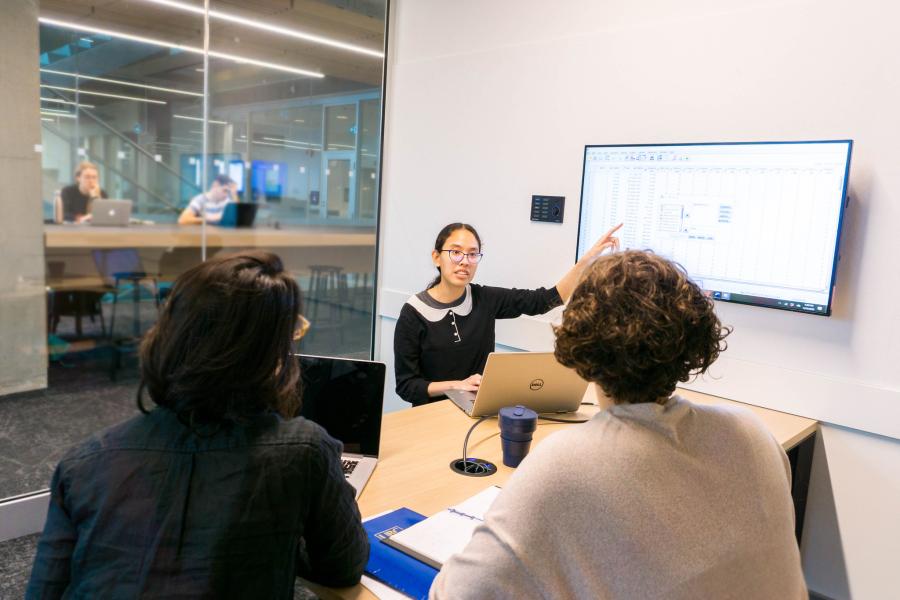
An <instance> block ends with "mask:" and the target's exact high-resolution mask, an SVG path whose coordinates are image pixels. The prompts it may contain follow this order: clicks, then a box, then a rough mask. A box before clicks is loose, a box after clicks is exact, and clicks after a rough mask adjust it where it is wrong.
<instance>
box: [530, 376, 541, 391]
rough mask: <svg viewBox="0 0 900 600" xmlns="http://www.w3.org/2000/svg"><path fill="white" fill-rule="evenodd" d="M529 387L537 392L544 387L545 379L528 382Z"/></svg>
mask: <svg viewBox="0 0 900 600" xmlns="http://www.w3.org/2000/svg"><path fill="white" fill-rule="evenodd" d="M528 387H529V388H531V391H533V392H536V391H538V390H539V389H541V388H542V387H544V380H543V379H534V380H532V382H531V383H530V384H528Z"/></svg>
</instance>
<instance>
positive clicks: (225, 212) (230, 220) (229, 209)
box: [218, 202, 259, 227]
mask: <svg viewBox="0 0 900 600" xmlns="http://www.w3.org/2000/svg"><path fill="white" fill-rule="evenodd" d="M257 209H259V205H257V204H249V203H246V202H240V203H239V202H229V203H227V204H226V205H225V208H224V209H222V218H221V219H220V220H219V223H218V224H219V226H220V227H252V226H253V222H254V221H255V220H256V211H257Z"/></svg>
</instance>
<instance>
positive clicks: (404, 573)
mask: <svg viewBox="0 0 900 600" xmlns="http://www.w3.org/2000/svg"><path fill="white" fill-rule="evenodd" d="M424 520H425V516H424V515H420V514H419V513H417V512H414V511H411V510H409V509H408V508H398V509H397V510H395V511H392V512H389V513H387V514H386V515H381V516H380V517H376V518H374V519H369V520H368V521H365V522H364V523H363V527H365V529H366V534H367V535H368V536H369V562H368V563H367V564H366V574H367V575H369V576H370V577H373V578H374V579H377V580H378V581H380V582H382V583H384V584H387V585H389V586H391V587H392V588H394V589H395V590H398V591H400V592H403V593H404V594H406V595H407V596H410V597H412V598H416V599H417V600H426V599H427V598H428V590H429V589H430V588H431V582H432V581H434V578H435V577H436V576H437V574H438V571H437V569H435V568H434V567H431V566H429V565H426V564H425V563H423V562H422V561H419V560H416V559H415V558H413V557H412V556H409V555H408V554H404V553H403V552H400V551H399V550H397V549H395V548H392V547H390V546H388V545H387V544H384V543H382V541H381V540H383V539H385V538H388V537H390V536H391V535H393V534H395V533H397V532H398V531H402V530H403V529H406V528H407V527H409V526H411V525H415V524H416V523H418V522H419V521H424Z"/></svg>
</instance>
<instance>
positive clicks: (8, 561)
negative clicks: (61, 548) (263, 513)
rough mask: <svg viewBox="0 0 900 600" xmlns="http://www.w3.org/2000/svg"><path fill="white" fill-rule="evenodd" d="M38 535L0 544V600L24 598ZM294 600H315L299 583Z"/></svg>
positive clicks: (295, 589)
mask: <svg viewBox="0 0 900 600" xmlns="http://www.w3.org/2000/svg"><path fill="white" fill-rule="evenodd" d="M39 537H40V534H37V533H36V534H34V535H26V536H25V537H20V538H17V539H14V540H9V541H6V542H0V599H3V600H12V599H13V598H24V597H25V588H26V587H27V586H28V577H29V576H30V574H31V563H32V562H33V561H34V554H35V552H36V551H37V543H38V538H39ZM294 598H295V600H315V599H316V598H318V596H316V595H315V594H313V593H312V592H310V591H309V590H308V589H306V588H305V587H304V586H303V585H301V584H300V583H299V582H297V583H295V584H294Z"/></svg>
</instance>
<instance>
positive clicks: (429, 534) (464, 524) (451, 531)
mask: <svg viewBox="0 0 900 600" xmlns="http://www.w3.org/2000/svg"><path fill="white" fill-rule="evenodd" d="M499 493H500V488H499V487H497V486H495V485H494V486H491V487H489V488H487V489H485V490H483V491H481V492H479V493H478V494H475V495H474V496H472V497H471V498H469V499H467V500H465V501H463V502H461V503H459V504H457V505H456V506H451V507H450V508H448V509H446V510H442V511H441V512H439V513H437V514H436V515H432V516H430V517H428V518H427V519H425V520H424V521H422V522H421V523H416V524H415V525H412V526H410V527H407V528H405V529H403V530H402V531H400V532H398V533H395V534H393V535H391V536H389V537H385V538H383V539H382V540H381V541H382V542H384V543H385V544H388V545H390V546H392V547H394V548H396V549H397V550H401V551H402V552H405V553H406V554H408V555H410V556H411V557H413V558H416V559H418V560H420V561H422V562H423V563H425V564H427V565H431V566H432V567H434V568H435V569H440V568H441V565H443V564H444V563H445V562H447V560H448V559H449V558H450V557H451V556H452V555H453V554H457V553H458V552H462V550H463V548H465V547H466V544H468V543H469V540H471V539H472V534H473V533H475V528H476V527H478V526H479V525H481V524H482V523H483V522H484V515H485V513H487V511H488V509H489V508H490V507H491V504H493V503H494V500H495V499H496V498H497V495H498V494H499Z"/></svg>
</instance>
